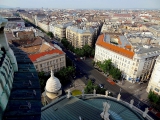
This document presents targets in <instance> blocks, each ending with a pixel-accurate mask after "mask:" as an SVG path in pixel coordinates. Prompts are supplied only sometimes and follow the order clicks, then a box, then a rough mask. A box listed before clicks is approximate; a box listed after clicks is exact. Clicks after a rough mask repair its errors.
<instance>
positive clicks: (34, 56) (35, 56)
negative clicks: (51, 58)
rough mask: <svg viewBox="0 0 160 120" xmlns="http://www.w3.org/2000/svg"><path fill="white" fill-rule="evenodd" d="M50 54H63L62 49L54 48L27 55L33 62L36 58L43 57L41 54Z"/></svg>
mask: <svg viewBox="0 0 160 120" xmlns="http://www.w3.org/2000/svg"><path fill="white" fill-rule="evenodd" d="M51 54H55V55H56V54H58V55H59V54H64V52H63V51H61V50H58V49H54V50H49V51H46V52H41V53H37V54H32V55H29V58H30V59H31V61H32V62H35V61H37V59H39V58H41V57H43V56H46V55H51Z"/></svg>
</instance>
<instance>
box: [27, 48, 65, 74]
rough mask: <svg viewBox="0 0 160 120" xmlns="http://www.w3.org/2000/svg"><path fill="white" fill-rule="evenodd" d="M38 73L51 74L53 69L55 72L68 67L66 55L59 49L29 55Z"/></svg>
mask: <svg viewBox="0 0 160 120" xmlns="http://www.w3.org/2000/svg"><path fill="white" fill-rule="evenodd" d="M29 58H30V59H31V61H32V62H33V63H34V66H35V68H36V70H37V71H38V72H40V71H44V72H49V71H50V70H51V68H52V69H53V71H54V72H58V71H59V70H60V69H62V68H64V67H66V56H65V53H64V52H63V51H61V50H59V49H56V48H55V49H53V50H49V51H46V52H41V53H37V54H32V55H29Z"/></svg>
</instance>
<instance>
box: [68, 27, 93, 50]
mask: <svg viewBox="0 0 160 120" xmlns="http://www.w3.org/2000/svg"><path fill="white" fill-rule="evenodd" d="M94 35H95V30H94V29H93V28H92V27H89V28H86V27H83V28H78V27H76V26H68V27H67V29H66V38H67V40H68V41H69V42H70V43H71V44H72V45H73V46H74V47H75V48H82V47H83V46H84V45H89V46H92V45H93V42H94Z"/></svg>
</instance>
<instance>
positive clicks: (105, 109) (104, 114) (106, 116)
mask: <svg viewBox="0 0 160 120" xmlns="http://www.w3.org/2000/svg"><path fill="white" fill-rule="evenodd" d="M109 108H110V105H109V104H108V103H107V102H103V112H102V113H101V114H100V115H101V117H102V118H103V119H104V120H110V119H109V115H110V114H109V113H108V110H109Z"/></svg>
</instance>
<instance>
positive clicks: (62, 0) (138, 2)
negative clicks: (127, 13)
mask: <svg viewBox="0 0 160 120" xmlns="http://www.w3.org/2000/svg"><path fill="white" fill-rule="evenodd" d="M0 5H5V6H9V7H21V8H42V7H43V8H102V9H105V8H113V9H115V8H117V9H118V8H124V9H125V8H151V9H154V8H156V9H157V8H158V9H160V0H0Z"/></svg>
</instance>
